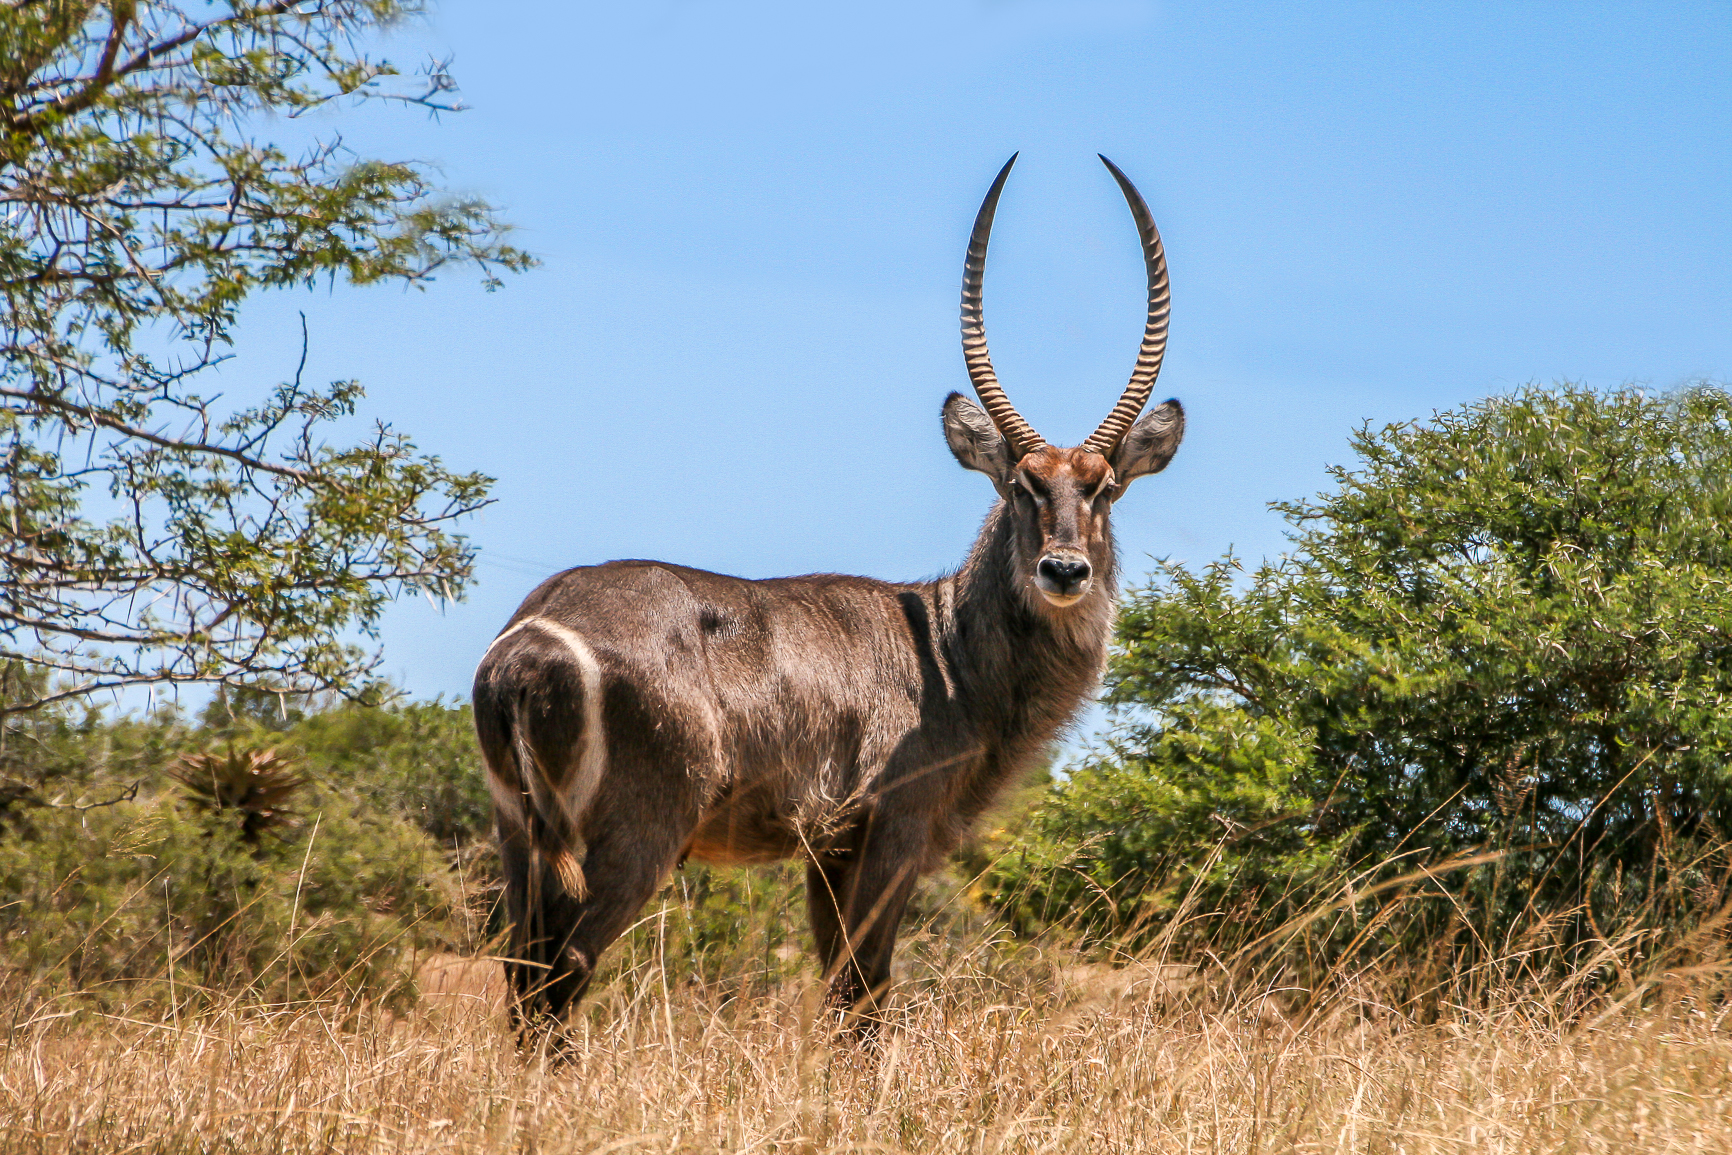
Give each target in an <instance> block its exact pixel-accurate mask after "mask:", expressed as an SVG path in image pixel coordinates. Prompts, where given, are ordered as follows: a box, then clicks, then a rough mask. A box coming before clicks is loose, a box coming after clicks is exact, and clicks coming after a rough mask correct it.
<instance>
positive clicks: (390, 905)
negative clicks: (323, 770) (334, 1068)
mask: <svg viewBox="0 0 1732 1155" xmlns="http://www.w3.org/2000/svg"><path fill="white" fill-rule="evenodd" d="M298 809H299V813H300V817H299V819H298V820H297V821H296V822H295V823H294V824H292V825H288V824H284V825H281V826H277V827H274V828H271V829H267V830H265V831H263V832H261V833H260V834H259V835H258V837H256V838H252V837H249V836H248V834H247V833H246V832H245V831H244V830H243V827H242V825H241V823H239V822H237V821H236V820H235V819H234V818H233V817H231V814H230V812H228V811H226V810H225V809H222V808H210V807H207V806H201V805H194V804H190V803H188V802H187V801H186V800H185V799H184V798H182V797H180V796H177V795H176V794H175V793H173V792H164V793H162V794H159V795H157V796H155V797H152V798H149V799H147V800H144V801H140V802H123V803H120V804H117V805H114V806H111V807H105V808H103V809H101V810H98V811H90V812H87V813H82V814H81V813H79V812H76V811H69V810H60V809H50V810H44V811H41V812H39V813H38V814H37V815H36V817H35V820H34V829H33V831H32V835H31V837H29V838H7V839H3V840H0V927H3V928H4V935H5V938H6V942H7V947H6V952H5V958H6V962H7V963H8V965H9V966H10V967H11V968H13V969H14V971H23V972H26V973H28V974H30V975H32V976H33V977H34V978H36V979H37V980H39V981H40V982H42V983H43V984H45V985H46V986H47V987H49V988H61V989H65V990H73V991H82V992H90V993H98V994H100V993H103V992H105V991H107V992H112V993H115V994H120V993H122V992H124V993H125V994H127V996H128V997H137V996H138V995H139V994H140V992H141V991H142V992H146V993H148V992H151V991H155V992H157V993H160V994H163V995H168V994H170V993H171V992H173V991H175V990H176V989H177V988H178V990H179V992H180V995H181V997H185V996H187V995H190V994H198V993H201V992H202V993H210V992H224V993H234V992H237V991H247V992H251V993H253V994H255V995H257V996H259V997H262V998H269V999H273V1000H280V999H284V998H298V997H308V996H328V995H334V994H343V995H359V994H368V995H372V996H376V997H378V996H383V997H392V996H402V995H405V994H407V993H408V991H409V990H410V987H409V983H410V979H411V977H412V976H411V973H410V967H409V964H410V961H411V956H412V953H413V950H414V948H417V947H427V946H431V945H434V944H436V943H439V942H441V941H443V940H444V938H445V936H446V935H447V934H449V929H448V927H449V922H450V920H451V919H452V917H453V913H454V911H455V908H456V906H457V904H458V902H459V901H460V896H459V895H458V894H457V892H456V889H455V886H454V884H453V882H452V881H451V879H450V875H449V872H448V871H447V870H446V868H445V863H444V861H443V858H442V856H441V854H440V852H439V849H438V847H437V846H435V845H434V844H433V842H432V841H431V840H430V839H429V838H427V836H426V835H424V834H422V833H421V832H420V831H417V830H415V829H413V828H411V827H409V826H408V825H407V824H405V823H403V822H401V821H400V820H398V819H397V818H396V817H395V816H393V815H388V814H380V813H378V812H377V811H371V810H369V809H368V808H366V807H364V806H361V805H357V804H356V803H354V802H352V801H349V800H345V799H342V798H338V797H332V796H330V795H323V794H319V793H310V794H308V795H307V796H306V797H305V798H304V799H302V800H301V801H300V803H299V806H298Z"/></svg>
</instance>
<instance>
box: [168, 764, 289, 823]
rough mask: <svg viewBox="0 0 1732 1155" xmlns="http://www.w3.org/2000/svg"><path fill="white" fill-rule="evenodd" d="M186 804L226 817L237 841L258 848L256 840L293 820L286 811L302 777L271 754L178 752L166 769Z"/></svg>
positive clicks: (213, 814) (215, 815)
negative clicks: (234, 826) (233, 825)
mask: <svg viewBox="0 0 1732 1155" xmlns="http://www.w3.org/2000/svg"><path fill="white" fill-rule="evenodd" d="M169 777H171V778H173V779H174V780H175V781H177V782H179V783H180V784H181V786H182V788H183V790H184V792H185V796H186V799H187V801H188V802H190V803H191V804H192V806H193V807H194V808H195V809H198V810H202V811H204V812H206V813H207V814H210V815H212V816H213V817H219V818H227V817H232V818H233V819H234V820H235V821H236V823H237V826H238V829H239V831H240V836H241V840H242V841H243V842H245V843H247V844H248V845H249V846H256V845H258V841H259V836H260V835H262V834H264V833H265V832H266V831H267V830H270V829H271V828H272V827H275V826H280V825H282V824H284V823H286V822H288V821H290V820H291V819H293V817H294V811H293V810H291V809H289V803H290V802H291V801H293V799H294V797H295V794H296V793H297V792H298V791H299V790H300V789H301V787H303V786H305V785H306V784H307V782H308V779H307V778H306V776H305V775H303V774H301V773H300V772H299V765H298V763H297V761H296V760H295V759H293V758H290V757H287V756H285V755H283V754H279V753H278V752H277V751H276V750H237V749H235V748H234V747H233V746H230V747H229V748H228V750H227V751H225V752H223V753H221V754H217V753H204V754H183V755H181V757H180V760H179V764H178V765H177V766H175V768H174V769H172V770H170V771H169Z"/></svg>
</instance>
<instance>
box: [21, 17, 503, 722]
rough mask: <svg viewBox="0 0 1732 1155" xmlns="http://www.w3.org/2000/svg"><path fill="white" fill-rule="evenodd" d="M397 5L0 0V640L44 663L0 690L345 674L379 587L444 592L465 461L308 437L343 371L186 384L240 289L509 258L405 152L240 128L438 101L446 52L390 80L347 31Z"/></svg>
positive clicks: (452, 588)
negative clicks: (326, 381) (236, 389)
mask: <svg viewBox="0 0 1732 1155" xmlns="http://www.w3.org/2000/svg"><path fill="white" fill-rule="evenodd" d="M420 10H421V6H420V5H419V4H417V3H414V2H406V3H400V2H397V0H314V2H309V3H274V2H273V3H264V4H243V3H238V2H237V3H216V4H186V3H175V2H157V0H124V2H123V0H112V2H109V3H92V4H72V3H60V2H54V3H31V4H7V5H0V133H3V135H0V205H3V206H4V208H5V212H4V213H0V295H3V297H4V301H5V309H4V313H3V315H0V478H3V484H4V487H3V488H0V539H3V540H0V548H3V549H4V550H5V553H6V557H7V564H6V567H5V571H4V573H0V660H7V659H16V660H25V661H30V662H33V663H35V664H36V665H38V666H40V667H43V668H46V669H50V670H52V671H54V672H56V673H57V674H59V675H61V677H60V679H59V680H57V681H55V682H53V683H51V684H47V685H44V686H43V687H42V688H41V693H40V694H38V695H37V696H36V697H35V698H33V699H29V700H22V701H19V700H11V701H9V702H8V706H9V707H10V708H15V709H17V708H31V707H33V706H34V705H36V704H38V703H40V702H41V701H43V700H46V699H49V698H52V697H55V696H57V695H64V694H86V693H90V692H92V691H93V690H99V689H104V688H109V687H114V686H124V685H133V684H142V683H165V682H216V683H219V684H232V685H244V684H248V683H253V682H260V681H263V682H266V683H268V684H270V685H272V686H274V687H277V688H281V689H287V690H328V689H330V690H338V691H341V692H344V693H349V694H361V693H364V692H365V691H366V690H367V689H368V685H369V678H370V675H371V671H372V670H373V669H374V668H375V666H376V664H377V657H376V655H372V654H368V653H366V652H365V651H363V650H361V649H359V648H358V647H356V646H354V645H353V644H352V642H350V641H348V640H346V639H347V638H350V637H352V633H351V631H353V630H354V629H355V628H357V627H358V628H359V629H360V630H361V631H362V632H363V633H366V632H369V631H370V630H371V628H372V627H373V625H374V624H375V623H376V621H377V619H378V616H379V614H380V613H381V612H382V609H383V607H384V605H385V603H386V602H387V601H388V600H389V599H390V597H392V596H393V595H394V594H396V593H398V592H400V591H402V590H404V589H411V590H418V591H425V592H427V593H429V594H431V595H433V596H435V597H441V598H445V597H457V596H460V595H461V594H462V592H463V590H464V588H465V586H466V585H467V583H468V581H469V580H470V570H471V561H472V551H471V550H470V548H469V546H468V545H467V543H466V542H465V541H464V540H463V539H462V538H461V537H458V536H455V535H453V534H452V533H451V532H450V525H451V523H452V521H453V519H455V518H459V517H461V516H463V515H464V514H466V513H468V512H470V511H472V510H474V509H475V508H477V507H478V506H480V505H481V504H484V503H485V501H486V492H487V488H488V485H489V479H488V478H486V477H483V476H482V475H480V474H474V473H468V474H462V473H453V472H450V471H449V470H447V469H446V468H445V467H444V466H443V465H442V464H441V463H440V462H439V460H438V459H437V458H434V457H428V456H424V455H421V454H418V453H417V452H416V450H415V447H414V445H413V444H412V443H411V442H410V441H409V440H408V439H407V438H406V437H405V436H404V435H402V434H400V433H396V432H394V431H392V430H391V429H389V428H388V427H386V426H383V425H381V426H379V427H378V428H377V430H376V431H375V432H374V433H373V435H372V436H370V437H367V438H364V439H362V440H361V441H359V442H358V443H356V444H353V445H332V444H329V443H327V441H326V437H327V436H328V433H327V430H328V428H329V423H330V422H332V421H334V420H337V419H340V418H343V417H346V416H348V415H350V414H352V413H354V412H355V411H356V408H357V405H358V403H359V401H360V398H361V396H362V391H361V388H360V386H359V385H358V384H357V383H355V382H353V381H340V382H335V383H333V384H331V385H329V386H327V387H324V388H315V387H312V386H308V385H304V384H303V383H302V381H301V380H300V374H299V372H298V371H297V372H296V374H295V378H294V379H293V380H292V381H290V382H288V383H285V384H282V385H280V386H278V387H276V388H275V389H273V390H271V391H269V393H268V395H265V396H264V398H263V400H261V401H259V402H258V403H256V404H254V405H252V406H251V407H245V408H240V409H231V408H229V407H227V406H226V405H224V404H220V403H219V402H218V399H216V398H214V397H211V396H206V395H201V394H199V393H198V392H195V386H196V381H197V378H198V374H199V373H200V372H201V371H202V370H204V369H205V368H207V367H209V366H211V365H213V364H215V363H216V362H217V361H220V360H221V359H223V352H222V350H223V347H224V345H225V344H226V343H227V342H228V340H229V335H230V331H231V328H232V326H233V324H234V322H235V319H236V317H237V315H238V310H239V308H240V306H241V304H242V302H243V301H245V300H246V298H247V297H248V296H249V295H250V294H251V293H253V292H255V291H257V290H260V289H269V288H283V287H293V286H309V287H310V286H312V285H315V284H318V283H320V282H321V281H323V282H326V283H329V282H333V281H335V280H336V279H338V278H341V279H344V280H347V281H349V282H352V283H355V284H366V283H371V282H376V281H396V282H399V283H404V284H415V285H420V284H424V283H425V282H426V281H427V280H428V279H430V278H431V277H432V276H433V275H434V273H435V272H436V270H438V269H439V268H441V267H443V266H444V265H446V264H447V263H451V262H457V263H460V264H467V265H471V266H479V267H480V268H481V269H482V270H483V272H484V276H485V277H486V279H487V282H488V284H489V285H490V286H491V285H493V284H497V283H498V282H497V272H498V271H501V270H520V269H523V268H527V267H528V266H529V265H530V264H532V261H531V260H530V258H529V257H528V256H527V255H525V254H524V253H522V252H520V251H519V250H517V249H514V248H512V247H511V246H509V245H507V244H506V243H505V242H504V240H503V234H504V228H503V226H502V225H501V224H500V223H499V222H498V221H497V219H496V218H495V215H494V212H493V210H492V209H491V208H490V207H489V206H488V205H487V204H485V203H484V202H482V201H479V200H476V199H473V198H460V197H450V196H446V195H443V194H442V193H441V192H440V190H439V189H438V187H437V186H436V184H435V183H434V182H433V179H432V176H431V174H430V172H429V170H428V169H427V167H426V166H425V165H422V164H419V163H414V162H406V161H386V160H379V159H373V158H366V157H357V156H354V155H352V154H351V153H349V152H348V151H347V150H345V149H344V148H343V147H342V146H341V142H340V140H339V139H338V138H336V137H334V136H333V137H331V138H329V139H326V140H313V141H310V142H309V143H308V144H307V145H306V146H305V147H304V148H300V149H295V150H291V149H289V148H286V147H284V146H281V145H278V144H276V143H273V142H271V141H269V140H264V139H260V138H259V137H258V136H257V135H256V134H257V133H258V132H259V131H261V130H265V131H283V130H284V126H285V125H286V124H287V123H288V121H287V119H286V118H289V117H294V116H296V115H298V114H301V113H305V112H308V111H310V110H312V109H315V108H321V107H334V106H336V105H337V104H339V103H342V102H344V101H357V100H362V99H372V100H388V101H399V102H403V103H407V104H410V105H415V106H420V107H423V108H428V109H431V110H433V111H456V110H457V107H458V106H457V105H456V104H455V103H453V102H452V100H451V93H452V91H453V82H452V80H451V78H450V76H449V74H448V73H447V72H446V70H445V68H444V66H443V65H441V64H438V63H434V64H432V65H430V66H428V67H427V68H426V69H424V70H423V71H422V74H421V75H420V77H419V79H418V80H417V81H415V82H413V83H410V84H407V85H401V86H396V87H393V85H394V83H395V80H394V78H397V77H398V70H397V69H396V68H395V67H394V66H393V65H391V64H390V63H389V62H388V61H384V60H376V59H373V58H370V57H368V56H367V55H365V54H364V53H363V52H361V50H360V47H359V46H360V45H362V44H364V43H365V42H366V40H367V39H368V38H369V37H370V36H371V35H372V34H373V33H374V31H375V30H376V29H377V28H379V27H380V26H382V25H385V24H388V23H390V22H392V21H394V20H398V19H401V18H404V17H406V16H411V15H414V14H415V13H418V12H419V11H420ZM300 123H306V122H300ZM73 447H76V449H74V448H73ZM93 505H94V506H95V507H96V508H97V509H99V510H100V511H101V512H100V513H98V514H95V515H93V514H92V513H91V512H90V507H91V506H93Z"/></svg>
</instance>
